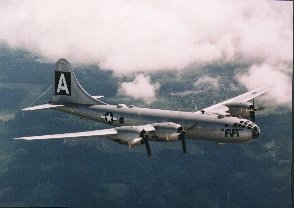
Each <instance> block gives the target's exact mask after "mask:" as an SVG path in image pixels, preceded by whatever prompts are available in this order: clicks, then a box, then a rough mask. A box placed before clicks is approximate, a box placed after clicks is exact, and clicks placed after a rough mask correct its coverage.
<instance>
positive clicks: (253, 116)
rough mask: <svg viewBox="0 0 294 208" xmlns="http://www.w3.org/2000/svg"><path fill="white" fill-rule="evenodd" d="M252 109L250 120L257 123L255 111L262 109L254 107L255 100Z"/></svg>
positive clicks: (250, 107)
mask: <svg viewBox="0 0 294 208" xmlns="http://www.w3.org/2000/svg"><path fill="white" fill-rule="evenodd" d="M249 109H250V119H251V121H252V122H255V111H257V110H260V109H261V108H259V109H257V108H255V105H254V99H253V100H252V105H250V106H249Z"/></svg>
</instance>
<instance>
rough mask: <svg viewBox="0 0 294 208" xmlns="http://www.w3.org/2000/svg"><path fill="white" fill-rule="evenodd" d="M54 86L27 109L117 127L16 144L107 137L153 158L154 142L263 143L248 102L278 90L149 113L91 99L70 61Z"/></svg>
mask: <svg viewBox="0 0 294 208" xmlns="http://www.w3.org/2000/svg"><path fill="white" fill-rule="evenodd" d="M53 86H54V93H53V95H52V97H51V98H50V99H49V100H48V103H47V104H43V105H38V106H33V107H28V108H25V109H23V110H24V111H35V110H43V109H55V110H58V111H62V112H66V113H70V114H74V115H77V116H79V117H82V118H85V119H90V120H94V121H97V122H101V123H105V124H108V125H110V126H113V128H109V129H104V130H95V131H86V132H76V133H65V134H53V135H44V136H33V137H21V138H15V139H24V140H41V139H68V138H82V137H96V138H99V137H98V136H104V137H108V138H110V139H111V140H113V141H115V142H118V143H120V144H125V145H128V146H129V147H132V146H136V145H140V144H144V145H145V147H146V150H147V154H148V156H149V157H150V156H151V148H150V144H149V141H159V142H176V141H180V142H181V144H182V149H183V152H184V153H186V142H185V138H186V137H187V138H190V139H201V140H207V141H213V142H215V143H242V142H249V141H252V140H254V139H256V138H258V136H259V134H260V128H259V127H258V126H257V125H256V124H255V123H254V120H255V112H256V111H257V109H256V108H255V106H254V102H253V103H250V102H248V101H250V100H253V99H254V98H256V97H258V96H260V95H262V94H264V93H265V92H267V91H269V90H270V89H272V86H267V87H260V88H257V89H255V90H251V91H249V92H246V93H244V94H241V95H239V96H237V97H234V98H232V99H229V100H226V101H224V102H221V103H218V104H216V105H212V106H210V107H208V108H204V109H202V110H200V111H197V112H182V111H171V110H160V109H149V108H140V107H135V106H134V105H130V106H127V105H125V104H118V105H110V104H107V103H104V102H102V101H101V100H100V99H101V98H102V97H103V96H91V95H89V94H88V93H87V92H86V91H85V90H84V89H83V88H82V87H81V85H80V84H79V82H78V80H77V78H76V77H75V74H74V71H73V69H72V67H71V65H70V63H69V62H68V61H67V60H65V59H60V60H58V61H57V62H56V69H55V81H54V84H53ZM248 119H249V120H248Z"/></svg>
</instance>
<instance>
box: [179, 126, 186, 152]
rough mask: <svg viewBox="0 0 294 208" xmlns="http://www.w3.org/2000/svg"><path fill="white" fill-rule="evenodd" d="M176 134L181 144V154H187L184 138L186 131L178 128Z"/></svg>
mask: <svg viewBox="0 0 294 208" xmlns="http://www.w3.org/2000/svg"><path fill="white" fill-rule="evenodd" d="M178 133H180V135H179V140H180V141H181V142H182V148H183V153H184V154H186V153H187V148H186V138H185V134H186V130H185V129H184V127H183V126H181V127H179V129H178Z"/></svg>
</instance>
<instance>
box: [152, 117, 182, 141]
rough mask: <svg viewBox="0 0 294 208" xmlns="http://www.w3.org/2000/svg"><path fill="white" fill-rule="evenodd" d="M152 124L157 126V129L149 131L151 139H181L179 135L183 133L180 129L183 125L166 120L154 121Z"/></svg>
mask: <svg viewBox="0 0 294 208" xmlns="http://www.w3.org/2000/svg"><path fill="white" fill-rule="evenodd" d="M152 126H153V127H154V128H155V131H154V132H150V133H149V136H150V139H152V140H155V141H159V140H160V141H167V142H172V141H178V140H179V136H180V134H181V131H180V129H181V128H182V126H181V125H179V124H176V123H172V122H166V123H154V124H152Z"/></svg>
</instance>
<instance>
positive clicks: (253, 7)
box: [0, 0, 293, 74]
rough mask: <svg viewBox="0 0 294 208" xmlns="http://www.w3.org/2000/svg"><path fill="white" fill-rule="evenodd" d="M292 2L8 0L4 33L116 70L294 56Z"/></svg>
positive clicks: (2, 11)
mask: <svg viewBox="0 0 294 208" xmlns="http://www.w3.org/2000/svg"><path fill="white" fill-rule="evenodd" d="M292 4H293V3H292V2H289V3H285V2H275V1H271V0H270V1H266V0H260V1H258V2H256V1H246V2H244V1H213V2H211V1H209V2H208V1H185V3H183V2H182V1H176V0H175V1H169V0H166V1H164V0H163V1H155V0H154V1H143V2H142V1H140V2H138V1H126V0H113V1H111V0H107V1H106V0H105V1H94V0H93V1H91V0H76V1H74V2H72V1H66V0H64V1H61V0H50V1H49V0H48V1H47V0H42V1H34V0H27V1H1V6H0V29H1V33H0V40H1V41H4V42H6V43H8V45H9V46H11V47H20V48H24V49H27V50H29V51H32V52H35V53H38V54H40V55H42V56H44V57H46V58H48V59H49V60H52V61H53V60H56V59H58V58H60V57H65V58H68V59H70V60H72V61H73V62H79V63H84V64H87V63H96V64H99V65H100V66H102V67H106V68H110V69H112V70H114V71H115V72H116V73H118V74H121V73H127V72H134V71H138V70H145V71H154V70H159V69H162V68H176V69H183V68H184V67H185V66H187V65H189V64H190V63H192V62H199V63H200V62H204V63H206V62H211V61H215V60H220V61H241V60H243V61H248V60H250V61H252V60H255V61H256V60H257V61H262V62H263V61H267V62H275V63H276V62H279V61H281V60H283V61H292V56H293V52H292V51H293V50H292V48H293V44H292V37H293V34H292V29H293V24H292V14H293V12H292V6H291V5H292Z"/></svg>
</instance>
